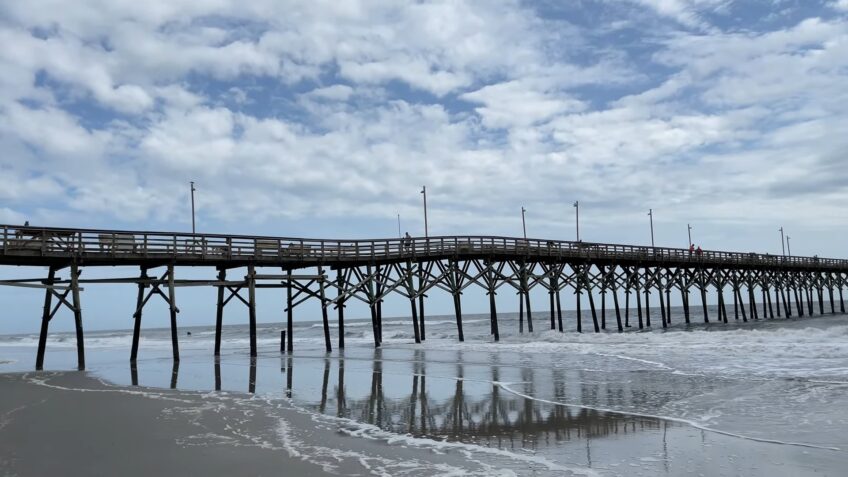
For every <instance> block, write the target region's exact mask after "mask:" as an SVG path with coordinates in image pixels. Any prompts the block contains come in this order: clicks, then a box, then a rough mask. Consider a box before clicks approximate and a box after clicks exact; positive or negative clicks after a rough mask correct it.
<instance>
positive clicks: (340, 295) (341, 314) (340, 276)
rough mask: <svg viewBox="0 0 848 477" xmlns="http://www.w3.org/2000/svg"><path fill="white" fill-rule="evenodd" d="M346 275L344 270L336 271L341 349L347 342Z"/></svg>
mask: <svg viewBox="0 0 848 477" xmlns="http://www.w3.org/2000/svg"><path fill="white" fill-rule="evenodd" d="M344 275H345V274H344V273H342V269H341V268H339V269H337V270H336V283H337V284H338V287H337V289H338V295H337V298H336V306H337V307H338V311H339V349H344V347H345V342H344V336H345V328H344V308H345V299H344V289H345V279H344Z"/></svg>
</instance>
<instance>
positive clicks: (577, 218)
mask: <svg viewBox="0 0 848 477" xmlns="http://www.w3.org/2000/svg"><path fill="white" fill-rule="evenodd" d="M574 210H575V215H574V223H575V224H576V225H577V241H578V242H579V241H580V201H577V200H575V201H574Z"/></svg>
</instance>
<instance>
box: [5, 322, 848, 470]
mask: <svg viewBox="0 0 848 477" xmlns="http://www.w3.org/2000/svg"><path fill="white" fill-rule="evenodd" d="M673 311H674V316H673V322H674V323H675V325H674V326H672V327H671V328H669V329H668V330H665V331H663V330H658V329H654V330H652V331H647V332H639V331H638V330H636V329H633V328H630V329H628V331H627V332H626V333H623V334H620V333H617V332H615V331H614V330H607V331H606V332H604V333H601V334H595V333H583V334H578V333H574V332H573V331H570V330H567V332H566V333H559V332H557V331H551V330H549V329H547V330H543V329H544V328H549V326H548V323H547V322H546V321H545V320H541V319H539V318H536V322H535V325H536V331H535V332H534V333H533V334H529V333H524V334H519V333H517V332H516V331H517V315H516V314H508V313H503V314H501V315H500V325H501V341H500V342H499V343H494V342H492V339H491V337H490V334H489V326H490V325H489V321H488V317H487V316H482V315H469V316H467V317H466V319H465V320H464V324H465V335H466V341H465V343H458V342H457V340H456V337H455V336H456V325H455V322H454V321H453V317H427V339H426V341H425V342H424V343H422V344H415V343H414V341H413V337H412V329H411V325H410V323H409V322H410V320H408V319H403V318H391V319H388V318H387V319H384V323H383V325H384V331H383V338H384V341H383V346H382V348H380V349H374V348H373V343H372V341H371V334H370V333H371V324H370V321H361V320H360V321H351V322H349V323H348V324H347V325H346V333H345V335H346V341H347V343H346V344H347V346H346V349H345V350H343V351H339V350H335V349H334V351H333V352H332V353H329V354H327V353H325V351H324V343H323V329H322V326H321V325H320V324H316V323H297V324H296V327H295V331H294V334H295V352H294V354H293V355H290V356H288V355H280V353H279V330H280V329H281V325H279V324H277V325H260V327H259V337H260V340H259V346H260V356H259V357H258V358H257V359H256V360H255V361H251V360H250V359H249V358H248V357H247V345H248V341H247V328H246V327H244V326H228V327H225V331H224V342H223V350H224V352H223V355H222V356H221V358H220V359H219V360H215V359H213V357H212V347H213V338H214V329H213V328H211V327H210V328H207V327H202V328H186V329H183V330H181V333H183V334H182V335H181V336H180V345H181V357H182V359H181V361H180V363H179V366H173V365H172V361H171V356H170V341H169V340H170V336H169V332H168V330H144V331H143V335H142V336H143V339H142V342H141V350H140V359H139V361H138V363H137V366H136V367H135V368H131V367H130V366H129V363H128V353H129V344H130V335H129V332H126V331H116V332H92V333H89V334H88V335H87V336H86V346H87V348H86V349H87V361H88V369H89V372H90V373H91V374H92V375H94V376H96V377H99V378H101V379H103V380H105V381H107V382H109V383H114V384H118V385H139V386H147V387H153V388H175V389H179V390H185V391H200V392H209V391H216V390H219V391H222V392H230V393H233V395H242V396H245V398H249V396H250V394H249V393H252V395H253V396H259V397H262V398H263V399H268V400H270V401H274V400H281V401H286V402H288V403H290V404H291V405H293V406H295V407H296V408H297V409H299V410H300V411H301V412H303V413H305V414H306V415H308V416H310V419H311V422H312V426H315V427H318V428H323V429H333V430H335V431H336V432H340V433H343V434H346V435H352V436H356V437H358V438H361V439H369V440H374V441H379V442H384V443H386V445H390V446H400V447H403V448H413V449H414V448H420V449H421V450H422V452H460V453H464V454H466V455H469V456H473V457H474V459H476V460H477V461H479V462H483V463H486V464H487V465H491V466H493V467H492V468H493V469H503V471H504V472H505V475H509V474H512V473H514V474H517V475H562V474H563V473H568V472H573V473H576V474H578V475H579V474H586V475H681V474H688V473H691V474H693V475H769V476H772V475H778V476H781V475H786V476H789V475H812V474H815V475H840V472H841V470H840V469H843V468H845V467H846V466H848V452H846V449H848V434H846V433H845V429H848V411H846V409H848V393H846V391H848V321H846V317H845V316H839V315H837V316H832V317H831V316H824V317H815V318H809V317H806V318H801V319H792V320H786V319H782V320H777V319H776V320H760V321H757V322H753V321H752V322H748V323H742V322H739V323H736V322H732V323H729V324H726V325H725V324H715V325H703V324H701V325H695V324H693V325H690V326H688V327H687V326H685V325H682V324H680V323H681V322H682V321H683V318H682V315H681V316H678V315H680V313H681V310H677V309H674V310H673ZM584 320H585V318H584ZM655 320H656V321H657V322H659V317H655ZM731 321H732V318H731ZM573 322H574V318H573V315H570V314H566V323H568V324H569V326H570V327H572V328H573ZM587 323H588V324H589V326H588V327H589V328H590V329H591V319H589V320H587V321H584V326H585V325H587ZM584 329H586V328H584ZM188 331H190V332H191V335H190V336H189V335H187V334H185V333H186V332H188ZM331 331H332V336H333V345H334V347H335V345H336V340H337V331H338V329H337V328H335V327H334V328H333V329H332V330H331ZM36 340H37V337H36V336H34V335H26V336H12V337H10V336H5V337H0V372H10V371H29V370H31V369H32V366H33V362H34V358H35V347H34V346H35V343H36ZM73 346H74V340H73V337H72V335H71V334H67V335H65V334H60V333H57V334H54V335H51V338H50V341H49V342H48V354H47V360H46V363H45V368H46V369H54V370H57V369H72V368H73V367H74V365H75V358H76V354H75V349H74V348H73ZM280 419H281V426H280V428H279V429H277V433H276V435H274V436H264V437H263V438H267V439H272V440H273V439H276V440H282V441H288V442H289V443H297V444H298V445H300V446H301V447H303V448H306V449H312V448H313V447H314V445H312V444H308V440H309V434H310V429H309V428H308V427H307V428H302V427H295V426H290V425H286V424H285V423H284V422H282V420H283V418H282V417H281V418H280ZM339 451H341V450H339ZM305 454H307V455H305V456H302V458H304V459H310V458H315V459H317V460H320V459H321V458H327V459H329V458H331V457H327V456H324V457H320V456H317V455H316V456H310V455H308V454H309V453H308V452H307V453H305ZM316 454H317V451H316ZM431 471H433V472H432V473H434V474H437V473H438V472H435V469H431ZM389 475H391V472H390V473H389Z"/></svg>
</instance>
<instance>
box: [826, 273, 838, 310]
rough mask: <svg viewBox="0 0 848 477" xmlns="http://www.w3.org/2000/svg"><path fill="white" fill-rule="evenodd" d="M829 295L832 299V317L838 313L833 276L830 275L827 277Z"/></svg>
mask: <svg viewBox="0 0 848 477" xmlns="http://www.w3.org/2000/svg"><path fill="white" fill-rule="evenodd" d="M827 295H828V298H829V299H830V314H831V315H832V314H834V313H836V307H835V306H834V303H833V276H832V275H830V274H828V275H827Z"/></svg>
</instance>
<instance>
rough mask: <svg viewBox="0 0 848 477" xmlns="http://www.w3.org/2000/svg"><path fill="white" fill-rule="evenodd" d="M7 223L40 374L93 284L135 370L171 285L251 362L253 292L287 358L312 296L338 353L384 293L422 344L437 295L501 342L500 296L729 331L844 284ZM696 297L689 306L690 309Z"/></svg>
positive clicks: (480, 250)
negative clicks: (121, 288) (233, 321)
mask: <svg viewBox="0 0 848 477" xmlns="http://www.w3.org/2000/svg"><path fill="white" fill-rule="evenodd" d="M2 229H3V230H2V244H1V245H0V265H4V266H38V267H47V269H48V271H47V276H46V277H35V278H23V279H8V280H0V285H3V286H13V287H25V288H37V289H43V290H44V309H43V313H42V318H41V331H40V334H39V345H38V351H37V356H36V369H41V368H42V366H43V362H44V354H45V351H46V343H47V334H48V331H49V325H50V321H51V320H52V319H53V317H54V316H55V315H56V314H57V312H58V311H59V309H61V308H67V309H69V310H71V312H72V313H73V316H74V322H75V329H76V345H77V356H78V366H79V368H80V369H84V368H85V348H84V330H83V316H82V306H81V300H82V293H81V292H82V291H83V290H84V285H88V284H101V283H125V284H129V285H134V286H137V287H138V295H137V297H138V298H137V301H136V304H135V307H134V308H131V309H128V310H127V313H128V316H132V317H133V319H134V323H133V339H132V348H131V350H130V360H131V361H132V362H135V361H136V359H137V356H138V352H139V347H138V345H139V337H140V334H141V324H142V317H143V311H144V308H145V305H146V304H147V303H148V302H149V300H151V299H162V300H164V301H165V303H166V304H167V305H168V309H169V313H170V327H171V340H172V349H173V359H174V361H175V362H178V361H179V340H178V320H177V317H178V314H179V311H180V310H179V308H178V306H177V300H178V296H177V289H178V288H181V287H198V286H200V287H204V286H208V287H215V288H216V289H217V314H216V321H215V324H216V333H215V355H219V354H220V347H221V327H222V322H223V321H222V320H223V316H224V311H225V308H226V306H227V305H228V304H231V303H236V302H239V303H241V304H242V305H244V306H246V307H247V308H248V312H249V313H248V316H249V318H248V319H249V333H250V350H249V352H250V355H251V356H256V355H257V347H256V289H260V288H277V289H280V290H281V293H285V298H286V308H285V310H284V313H285V318H286V319H285V322H286V330H285V331H286V333H285V336H286V340H285V341H286V343H285V351H286V352H288V353H292V352H293V349H294V345H295V342H296V341H297V336H295V335H294V332H293V331H294V330H293V321H294V312H295V310H296V308H297V307H298V306H299V305H301V304H303V303H305V302H307V301H309V300H313V301H316V300H317V301H318V303H319V304H320V306H321V311H322V321H323V328H324V341H325V346H326V350H327V352H330V351H332V349H333V340H332V336H331V333H330V326H329V323H330V312H331V310H332V311H333V313H334V314H335V315H336V316H335V318H336V319H337V321H338V335H337V340H338V341H337V346H338V347H339V348H344V310H345V305H346V303H348V302H350V301H351V300H359V301H361V302H363V303H365V304H367V306H368V308H369V310H370V314H371V325H372V336H373V341H374V346H375V347H379V346H380V345H381V342H382V302H383V300H384V299H385V298H386V297H387V296H389V295H390V294H398V295H400V296H402V297H404V298H405V299H408V300H409V307H410V316H411V318H410V323H409V326H410V328H411V329H412V331H413V333H414V336H415V341H416V342H417V343H420V342H422V341H424V340H425V339H426V333H425V332H426V319H425V303H426V299H427V298H428V297H430V295H431V294H433V293H434V292H436V291H439V290H440V291H442V292H445V293H447V294H449V295H451V297H452V299H453V304H454V310H455V316H456V328H457V336H458V339H459V341H463V340H464V335H463V321H462V294H463V291H464V290H466V289H467V288H469V287H480V288H482V289H483V290H484V291H485V293H486V294H487V295H488V297H489V308H490V310H489V316H490V332H491V336H492V339H493V340H494V341H498V340H499V337H500V332H499V330H500V327H501V326H503V325H504V324H502V323H500V322H499V320H498V311H497V307H496V302H495V296H496V294H498V293H507V292H513V293H514V294H515V295H516V300H517V302H518V308H519V319H518V323H517V324H513V323H510V325H511V326H514V325H517V327H518V330H519V332H522V333H523V332H525V331H527V332H533V330H534V328H535V329H540V327H542V328H550V329H554V330H558V331H560V332H565V331H572V330H573V331H577V332H583V331H591V332H595V333H599V332H602V331H607V330H609V331H617V332H622V331H624V330H625V328H627V327H634V328H635V327H638V329H643V328H656V327H657V325H658V324H657V323H652V322H651V314H650V308H651V306H652V299H653V300H654V303H653V305H654V306H658V307H659V310H660V321H661V323H660V324H659V325H661V327H662V328H666V327H667V326H669V325H670V324H671V299H672V294H675V295H677V294H679V296H680V300H681V302H682V305H683V311H684V320H685V322H686V323H690V322H692V321H695V320H703V322H705V323H710V322H711V321H714V322H721V323H727V322H728V321H729V319H731V318H729V316H728V315H729V314H732V319H733V320H740V319H741V320H743V321H748V320H759V319H775V318H781V317H786V318H789V317H792V316H800V317H803V316H812V315H814V314H836V313H845V302H844V299H843V290H844V289H845V288H846V283H848V260H843V259H830V258H819V257H788V256H781V255H769V254H758V253H740V252H722V251H710V250H705V251H699V252H690V251H689V250H687V249H678V248H667V247H646V246H633V245H616V244H604V243H590V242H570V241H560V240H544V239H524V238H514V237H493V236H447V237H414V238H407V239H403V238H395V239H375V240H325V239H305V238H283V237H267V236H246V235H220V234H200V233H198V234H186V233H171V232H148V231H126V230H93V229H67V228H51V227H29V226H20V225H3V226H2ZM114 266H131V267H137V268H138V275H136V276H131V277H115V278H100V279H86V278H84V277H82V271H83V270H84V269H85V268H86V267H114ZM181 267H204V268H209V269H210V276H209V279H205V280H198V279H180V278H178V277H177V271H178V269H179V268H181ZM240 268H244V269H246V270H247V272H246V274H245V275H244V276H238V277H231V276H230V277H228V275H227V272H228V271H230V270H233V269H240ZM60 273H65V274H66V278H62V277H60V276H59V274H60ZM536 287H541V288H543V289H544V290H546V291H547V293H548V295H549V300H548V302H547V303H544V304H543V305H546V306H547V309H546V310H545V311H544V312H542V314H539V312H538V310H539V309H540V308H539V307H538V306H537V305H535V304H533V303H531V300H530V291H531V290H532V289H534V288H536ZM693 292H694V294H695V303H694V304H692V305H694V307H695V308H693V306H690V300H691V295H692V293H693ZM564 293H570V294H573V295H574V296H575V297H576V305H577V318H576V320H575V322H574V323H564V322H563V315H562V304H561V296H562V294H564ZM709 293H715V294H716V296H717V300H718V312H717V315H716V316H710V313H709V312H708V308H707V295H708V294H709ZM728 294H729V296H728ZM154 297H158V298H154ZM758 298H760V299H759V301H758V300H757V299H758ZM584 300H585V302H587V304H588V310H590V311H591V314H590V316H591V321H587V323H584V322H583V316H582V309H583V307H584V306H585V305H584ZM610 302H611V306H610ZM699 302H700V305H701V306H700V310H698V309H697V306H698V303H699ZM534 308H535V310H537V311H536V314H534V313H533V310H534ZM643 310H644V313H643ZM534 318H535V319H536V321H535V323H534Z"/></svg>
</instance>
